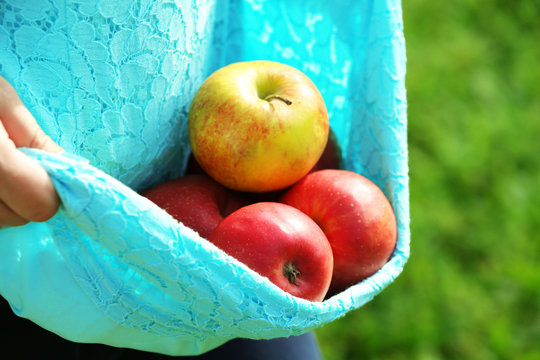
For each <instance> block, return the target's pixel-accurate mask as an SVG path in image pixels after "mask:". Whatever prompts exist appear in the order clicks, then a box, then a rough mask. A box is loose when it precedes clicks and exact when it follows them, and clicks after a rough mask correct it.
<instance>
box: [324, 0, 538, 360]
mask: <svg viewBox="0 0 540 360" xmlns="http://www.w3.org/2000/svg"><path fill="white" fill-rule="evenodd" d="M402 8H403V19H404V29H405V40H406V46H407V78H406V79H407V80H406V87H407V98H408V135H409V139H408V141H409V174H410V199H411V232H412V235H411V256H410V259H409V261H408V263H407V264H406V266H405V269H404V271H403V273H402V274H401V275H400V276H399V277H398V278H397V279H396V281H394V282H393V283H392V284H390V285H389V286H388V287H387V288H386V289H385V290H384V291H382V292H381V293H380V294H379V295H378V296H377V297H375V298H374V299H373V300H372V301H371V302H369V303H368V304H366V305H365V306H364V307H362V308H360V309H358V310H355V311H353V312H350V313H349V314H347V315H346V316H345V317H344V318H342V319H338V320H336V321H334V322H332V323H330V324H328V325H326V326H324V327H322V328H320V329H318V330H316V335H317V337H318V339H319V342H320V345H321V348H322V351H323V356H324V359H326V360H337V359H346V360H353V359H354V360H357V359H358V360H359V359H392V360H399V359H415V360H423V359H426V360H427V359H429V360H431V359H475V360H476V359H513V360H517V359H531V360H533V359H534V360H536V359H540V142H539V139H540V1H539V0H514V1H506V0H479V1H471V0H455V1H433V2H430V1H423V0H403V2H402Z"/></svg>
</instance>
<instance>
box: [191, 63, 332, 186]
mask: <svg viewBox="0 0 540 360" xmlns="http://www.w3.org/2000/svg"><path fill="white" fill-rule="evenodd" d="M328 131H329V126H328V113H327V110H326V105H325V103H324V100H323V98H322V96H321V94H320V92H319V90H318V89H317V87H316V86H315V84H314V83H313V82H312V81H311V79H309V78H308V77H307V76H306V75H305V74H304V73H303V72H301V71H300V70H298V69H296V68H294V67H292V66H289V65H286V64H282V63H278V62H274V61H246V62H238V63H233V64H230V65H227V66H225V67H222V68H221V69H219V70H217V71H216V72H214V73H213V74H211V75H210V76H209V77H208V78H207V79H206V80H205V81H204V82H203V84H202V85H201V87H200V88H199V89H198V90H197V92H196V94H195V96H194V98H193V101H192V103H191V106H190V110H189V115H188V133H189V141H190V145H191V149H192V151H193V155H194V157H195V159H196V160H197V162H198V163H199V164H200V166H201V167H202V168H203V170H204V171H205V172H206V173H207V174H209V175H210V176H211V177H212V178H213V179H214V180H216V181H217V182H219V183H221V184H222V185H224V186H226V187H228V188H230V189H233V190H239V191H249V192H266V191H273V190H279V189H283V188H286V187H288V186H290V185H292V184H294V183H295V182H297V181H298V180H299V179H300V178H302V177H303V176H304V175H306V174H307V173H308V172H309V171H310V170H311V169H312V168H313V166H314V165H315V164H316V163H317V161H318V160H319V158H320V156H321V154H322V152H323V150H324V148H325V146H326V142H327V140H328Z"/></svg>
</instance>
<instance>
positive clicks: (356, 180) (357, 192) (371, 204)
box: [281, 170, 397, 294]
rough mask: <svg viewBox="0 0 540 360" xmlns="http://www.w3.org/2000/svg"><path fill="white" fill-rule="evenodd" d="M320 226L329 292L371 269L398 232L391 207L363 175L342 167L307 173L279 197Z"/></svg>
mask: <svg viewBox="0 0 540 360" xmlns="http://www.w3.org/2000/svg"><path fill="white" fill-rule="evenodd" d="M281 202H283V203H285V204H288V205H291V206H294V207H295V208H297V209H299V210H301V211H302V212H304V213H305V214H307V215H308V216H310V217H311V218H312V219H313V220H314V221H315V222H316V223H317V224H318V225H319V226H320V227H321V229H322V230H323V231H324V233H325V234H326V237H327V238H328V241H329V242H330V245H331V246H332V252H333V255H334V271H333V279H332V284H331V285H330V290H329V294H335V293H338V292H341V291H343V290H345V289H346V288H348V287H349V286H351V285H354V284H356V283H358V282H360V281H361V280H363V279H365V278H367V277H368V276H370V275H373V274H374V273H375V272H377V271H378V270H379V269H380V268H381V267H382V266H383V265H384V264H385V263H386V262H387V261H388V260H389V258H390V256H391V255H392V253H393V251H394V248H395V245H396V238H397V225H396V218H395V215H394V211H393V209H392V206H391V204H390V202H389V201H388V199H387V198H386V197H385V195H384V193H383V192H382V191H381V189H379V187H377V186H376V185H375V184H374V183H373V182H371V181H370V180H368V179H367V178H366V177H364V176H362V175H359V174H357V173H354V172H351V171H347V170H320V171H316V172H312V173H310V174H308V175H306V176H305V177H304V178H303V179H302V180H300V181H299V182H298V183H296V184H295V185H294V186H293V187H292V188H291V189H290V190H288V191H287V192H286V193H285V195H284V196H283V197H282V198H281Z"/></svg>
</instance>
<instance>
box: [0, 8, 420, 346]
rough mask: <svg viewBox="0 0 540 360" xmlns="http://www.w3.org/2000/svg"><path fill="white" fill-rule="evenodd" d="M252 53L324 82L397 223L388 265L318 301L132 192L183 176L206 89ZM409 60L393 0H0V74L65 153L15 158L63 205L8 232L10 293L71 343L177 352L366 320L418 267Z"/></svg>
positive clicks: (342, 132) (5, 262)
mask: <svg viewBox="0 0 540 360" xmlns="http://www.w3.org/2000/svg"><path fill="white" fill-rule="evenodd" d="M252 59H267V60H274V61H280V62H284V63H287V64H289V65H292V66H294V67H296V68H298V69H300V70H302V71H303V72H305V73H306V74H307V75H308V76H309V77H310V78H311V79H312V80H313V81H314V82H315V84H316V85H317V86H318V88H319V89H320V90H321V93H322V95H323V97H324V99H325V102H326V104H327V107H328V110H329V115H330V124H331V127H332V128H333V130H334V131H335V133H336V135H337V137H338V140H339V142H340V144H341V146H342V148H343V152H344V157H345V167H346V168H347V169H349V170H353V171H356V172H358V173H361V174H363V175H365V176H367V177H369V178H370V179H372V180H373V181H374V182H375V183H377V184H378V185H379V186H380V187H381V188H382V189H383V191H384V192H385V193H386V195H387V196H388V197H389V199H390V201H391V202H392V204H393V206H394V210H395V212H396V215H397V218H398V245H397V247H396V250H395V252H394V254H393V256H392V258H391V260H390V261H389V263H388V264H387V265H385V267H383V269H381V270H380V271H379V272H378V273H376V274H375V275H373V276H372V277H370V278H369V279H366V280H364V281H363V282H361V283H359V284H357V285H355V286H352V287H351V288H349V289H347V290H346V291H344V292H342V293H340V294H337V295H335V296H334V297H332V298H330V299H328V300H325V301H324V302H321V303H311V302H308V301H305V300H302V299H298V298H295V297H292V296H290V295H288V294H287V293H285V292H283V291H281V290H280V289H278V288H277V287H275V286H274V285H273V284H272V283H270V282H269V281H268V280H267V279H265V278H263V277H261V276H259V275H258V274H256V273H254V272H253V271H251V270H250V269H248V268H246V267H245V266H244V265H242V264H241V263H239V262H237V261H235V260H234V259H232V258H230V257H228V256H227V255H225V254H224V253H223V252H221V251H220V250H219V249H217V248H215V247H214V246H213V245H212V244H210V243H208V242H207V241H205V240H203V239H201V238H200V237H199V236H198V235H197V234H196V233H195V232H193V231H192V230H191V229H189V228H187V227H185V226H183V225H182V224H180V223H178V222H176V221H175V220H174V219H172V218H171V217H170V216H169V215H167V214H166V213H165V212H164V211H163V210H161V209H159V208H157V207H156V206H155V205H154V204H152V203H151V202H149V201H148V200H146V199H145V198H143V197H141V196H139V195H138V194H137V191H139V190H141V189H144V188H146V187H148V186H150V185H153V184H155V183H158V182H160V181H163V180H166V179H168V178H171V177H176V176H179V175H181V174H182V172H183V171H184V168H185V165H186V161H187V157H188V155H189V151H190V149H189V144H188V141H187V133H186V116H187V109H188V107H189V104H190V101H191V98H192V97H193V95H194V93H195V91H196V90H197V88H198V86H199V85H200V84H201V83H202V81H203V80H204V79H205V78H206V77H207V76H208V75H209V74H210V73H211V72H212V71H213V70H215V69H217V68H219V67H221V66H224V65H225V64H228V63H231V62H236V61H243V60H252ZM405 63H406V57H405V41H404V37H403V23H402V13H401V3H400V2H399V1H398V0H388V1H385V2H381V1H376V0H372V1H343V2H339V3H332V4H327V2H326V1H322V0H317V1H312V2H309V4H308V3H307V2H306V3H304V2H291V1H282V0H275V1H271V2H270V1H262V0H260V1H253V0H251V1H248V0H245V1H241V0H229V1H221V0H220V1H217V0H216V1H212V0H200V1H196V0H193V1H187V0H174V1H173V0H154V1H152V0H135V1H115V2H112V1H106V0H101V1H100V0H85V1H80V0H26V1H20V0H0V75H2V76H4V77H5V78H6V79H7V80H8V81H9V82H10V83H11V84H13V86H14V87H15V89H16V90H17V91H18V93H19V95H20V96H21V99H22V100H23V102H24V103H25V105H26V106H27V107H28V108H29V109H30V111H31V112H32V113H33V114H34V116H35V117H36V119H37V121H38V122H39V123H40V125H41V126H42V127H43V128H44V129H45V131H46V132H47V133H48V134H49V135H50V136H51V137H52V138H53V139H54V140H55V141H56V142H58V143H59V144H60V145H61V146H62V147H63V148H64V149H65V150H66V153H64V154H62V155H51V154H47V153H43V152H41V151H37V150H31V149H22V150H23V151H25V152H26V153H27V154H28V155H29V156H31V157H33V158H34V159H35V160H36V161H39V162H40V163H41V165H42V166H43V167H44V168H45V169H46V170H47V171H48V172H49V174H50V176H51V178H52V179H53V181H54V183H55V186H56V188H57V190H58V193H59V195H60V197H61V199H62V206H61V209H60V210H59V212H58V214H57V215H56V216H55V217H53V218H52V219H51V220H50V221H48V222H46V223H40V224H36V223H32V224H28V225H26V226H23V227H17V228H3V229H1V230H0V294H1V295H2V296H3V297H5V298H6V299H7V300H8V301H9V302H10V304H11V306H12V308H13V310H14V311H15V312H16V313H17V314H18V315H20V316H22V317H25V318H28V319H30V320H32V321H34V322H35V323H37V324H38V325H40V326H42V327H44V328H46V329H48V330H50V331H53V332H55V333H57V334H59V335H61V336H63V337H65V338H67V339H70V340H73V341H79V342H97V343H104V344H109V345H113V346H120V347H129V348H135V349H140V350H145V351H153V352H159V353H164V354H169V355H189V354H199V353H202V352H205V351H208V350H210V349H212V348H214V347H216V346H219V345H220V344H222V343H224V342H225V341H227V340H229V339H232V338H235V337H247V338H253V339H261V338H274V337H283V336H289V335H296V334H301V333H304V332H306V331H309V330H311V329H313V328H316V327H319V326H324V324H326V323H328V322H330V321H333V320H335V319H337V318H340V317H342V316H344V315H345V314H346V313H347V312H349V311H353V310H354V309H357V308H359V307H360V306H362V305H364V304H365V303H366V302H368V301H370V300H371V299H372V298H373V297H374V296H376V295H377V294H379V293H380V292H381V291H382V290H383V289H384V288H385V287H386V286H387V285H389V284H390V283H391V282H392V281H393V280H394V279H395V278H396V277H397V276H399V274H400V273H401V271H402V269H403V266H404V264H405V262H406V261H407V259H408V257H409V238H410V229H409V202H408V196H409V194H408V165H407V134H406V131H407V128H406V126H407V124H406V107H407V105H406V96H405V83H404V80H405Z"/></svg>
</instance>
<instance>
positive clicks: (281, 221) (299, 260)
mask: <svg viewBox="0 0 540 360" xmlns="http://www.w3.org/2000/svg"><path fill="white" fill-rule="evenodd" d="M208 240H209V241H210V242H212V243H214V244H215V245H216V246H217V247H219V248H220V249H222V250H223V251H224V252H226V253H227V254H229V255H230V256H232V257H234V258H236V259H237V260H239V261H241V262H243V263H244V264H245V265H247V266H248V267H249V268H251V269H252V270H254V271H256V272H258V273H259V274H261V275H262V276H266V277H267V278H268V279H269V280H270V281H271V282H273V283H274V284H275V285H277V286H278V287H279V288H281V289H282V290H284V291H286V292H288V293H290V294H292V295H294V296H297V297H301V298H304V299H307V300H310V301H322V300H323V299H324V297H325V295H326V293H327V291H328V287H329V285H330V281H331V278H332V267H333V257H332V249H331V248H330V244H329V243H328V240H327V239H326V236H325V235H324V233H323V232H322V230H321V229H320V228H319V227H318V226H317V224H315V222H313V220H311V219H310V218H309V217H308V216H307V215H305V214H303V213H302V212H300V211H299V210H297V209H295V208H293V207H291V206H288V205H285V204H280V203H273V202H261V203H256V204H252V205H248V206H245V207H243V208H241V209H239V210H237V211H235V212H234V213H232V214H231V215H229V216H227V217H226V218H225V219H224V220H223V221H222V222H221V223H220V224H219V225H218V226H217V227H216V229H215V230H214V231H213V232H212V234H210V237H209V238H208Z"/></svg>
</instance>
